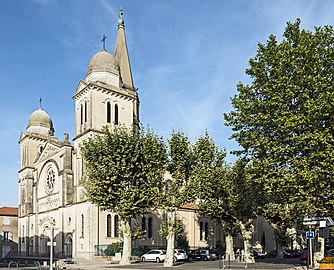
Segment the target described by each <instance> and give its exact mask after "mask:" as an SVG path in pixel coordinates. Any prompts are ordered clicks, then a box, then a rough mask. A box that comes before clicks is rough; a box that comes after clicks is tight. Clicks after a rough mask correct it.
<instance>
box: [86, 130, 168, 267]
mask: <svg viewBox="0 0 334 270" xmlns="http://www.w3.org/2000/svg"><path fill="white" fill-rule="evenodd" d="M81 152H82V156H83V158H84V161H85V164H86V176H87V178H86V181H85V184H84V186H85V189H86V194H87V196H88V198H89V200H90V201H91V202H92V203H94V204H96V205H98V206H99V207H100V209H101V210H109V211H111V210H112V211H114V212H116V213H117V214H118V215H119V217H120V220H121V224H122V228H121V229H122V233H123V255H122V259H121V264H129V263H130V257H131V219H132V218H136V217H138V216H139V215H142V214H144V213H146V212H148V211H149V210H151V209H152V207H154V206H155V205H157V203H158V202H159V197H160V195H161V190H162V189H163V187H164V186H163V182H162V179H163V174H164V171H165V164H166V162H167V155H166V146H165V144H164V142H163V140H162V139H161V138H159V137H158V136H156V135H155V134H154V133H153V132H152V131H150V130H148V131H144V130H143V129H142V130H140V131H136V132H133V131H131V130H127V129H125V128H116V129H115V130H114V131H113V132H111V131H110V130H109V129H107V128H105V129H104V130H103V132H102V133H101V134H97V135H95V136H93V137H91V138H89V139H88V140H87V141H85V142H84V143H83V144H82V146H81Z"/></svg>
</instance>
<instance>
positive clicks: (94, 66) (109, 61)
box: [86, 49, 119, 76]
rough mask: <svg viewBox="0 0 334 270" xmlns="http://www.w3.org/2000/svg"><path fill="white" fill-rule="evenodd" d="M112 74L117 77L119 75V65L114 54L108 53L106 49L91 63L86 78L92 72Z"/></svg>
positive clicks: (93, 58) (95, 56) (91, 60)
mask: <svg viewBox="0 0 334 270" xmlns="http://www.w3.org/2000/svg"><path fill="white" fill-rule="evenodd" d="M101 71H104V72H111V73H113V74H115V75H119V65H118V63H117V61H116V60H115V58H114V56H112V54H110V53H108V52H107V51H106V50H105V49H103V50H102V51H100V52H98V53H97V54H95V55H94V56H93V57H92V59H90V61H89V65H88V70H87V73H86V76H88V75H89V74H91V73H92V72H101Z"/></svg>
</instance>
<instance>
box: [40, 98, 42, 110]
mask: <svg viewBox="0 0 334 270" xmlns="http://www.w3.org/2000/svg"><path fill="white" fill-rule="evenodd" d="M39 107H40V108H41V109H42V98H41V97H40V98H39Z"/></svg>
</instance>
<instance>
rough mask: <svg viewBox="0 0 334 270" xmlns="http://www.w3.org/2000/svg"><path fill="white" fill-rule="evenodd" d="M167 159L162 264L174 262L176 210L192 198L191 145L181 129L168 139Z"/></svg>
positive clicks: (192, 162) (192, 164)
mask: <svg viewBox="0 0 334 270" xmlns="http://www.w3.org/2000/svg"><path fill="white" fill-rule="evenodd" d="M168 145H169V149H168V156H169V161H168V165H167V171H168V172H169V173H170V176H171V177H170V178H169V179H167V182H166V189H165V192H164V193H163V196H162V201H161V205H162V207H163V208H165V209H166V210H167V217H166V218H167V220H166V224H167V225H166V226H165V227H164V228H163V230H164V234H165V235H166V236H167V252H166V259H165V262H164V266H172V265H173V264H174V245H175V235H176V234H178V232H179V227H180V226H179V225H180V224H179V222H178V220H177V218H176V211H177V210H178V209H179V208H180V207H181V206H183V205H184V204H185V203H186V202H189V201H191V200H192V199H193V197H192V194H193V193H192V191H191V189H190V182H191V177H192V172H193V168H194V157H193V149H192V145H191V143H190V141H189V138H188V137H187V136H186V135H185V134H184V133H183V132H181V131H173V132H172V134H171V136H170V138H169V140H168Z"/></svg>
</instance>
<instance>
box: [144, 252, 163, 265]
mask: <svg viewBox="0 0 334 270" xmlns="http://www.w3.org/2000/svg"><path fill="white" fill-rule="evenodd" d="M165 258H166V250H163V249H152V250H150V251H149V252H147V253H145V254H144V255H142V256H141V261H142V262H146V261H153V262H158V263H159V262H163V261H164V260H165Z"/></svg>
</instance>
